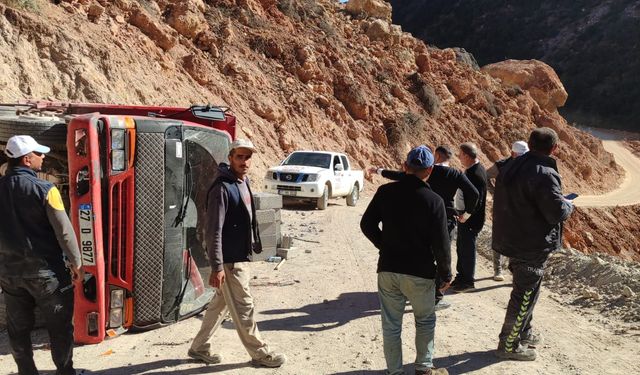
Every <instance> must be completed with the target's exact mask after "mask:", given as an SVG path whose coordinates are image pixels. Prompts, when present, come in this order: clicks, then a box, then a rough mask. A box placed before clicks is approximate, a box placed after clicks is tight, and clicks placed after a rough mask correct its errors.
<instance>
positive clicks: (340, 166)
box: [333, 164, 344, 172]
mask: <svg viewBox="0 0 640 375" xmlns="http://www.w3.org/2000/svg"><path fill="white" fill-rule="evenodd" d="M333 170H334V171H336V172H342V171H344V166H343V165H342V164H336V165H335V166H334V167H333Z"/></svg>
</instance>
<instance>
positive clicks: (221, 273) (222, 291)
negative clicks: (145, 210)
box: [188, 139, 286, 367]
mask: <svg viewBox="0 0 640 375" xmlns="http://www.w3.org/2000/svg"><path fill="white" fill-rule="evenodd" d="M254 151H255V148H254V147H253V144H252V143H251V142H250V141H247V140H244V139H238V140H236V141H234V142H233V143H232V144H231V151H230V152H229V165H227V164H224V163H223V164H220V167H219V168H218V175H217V177H216V180H215V181H214V183H213V185H212V187H211V189H210V190H209V193H208V196H207V205H206V209H207V212H206V215H207V225H206V235H205V241H206V244H207V252H208V254H209V262H210V263H211V269H212V272H211V276H210V277H209V285H211V286H212V287H214V288H216V295H215V296H214V297H213V299H212V300H211V302H210V303H209V307H208V308H207V311H206V313H205V315H204V319H203V320H202V327H200V331H199V332H198V334H197V335H196V337H195V339H194V340H193V343H192V344H191V348H190V349H189V352H188V354H189V356H190V357H192V358H195V359H198V360H201V361H203V362H206V363H219V362H220V361H221V360H222V358H221V356H220V355H219V354H214V353H211V351H210V348H211V345H210V344H209V342H208V341H209V339H210V338H211V337H212V336H213V334H214V333H215V332H216V331H217V330H218V328H220V325H221V324H222V321H223V320H224V317H225V315H226V314H227V312H229V313H230V314H231V318H232V319H233V323H234V325H235V327H236V330H237V331H238V336H240V341H242V344H243V345H244V347H245V349H247V352H248V353H249V355H250V356H251V359H252V361H251V363H252V364H253V365H256V366H266V367H280V366H282V365H283V364H284V363H285V361H286V357H285V356H284V355H283V354H277V353H275V352H273V351H271V350H270V349H269V346H268V345H267V344H266V343H265V342H264V341H263V340H262V338H261V337H260V332H259V331H258V326H257V325H256V321H255V319H254V306H253V297H252V296H251V292H250V291H249V280H250V275H249V272H248V265H249V263H248V262H249V255H250V254H251V252H252V251H254V252H257V253H259V252H261V251H262V248H261V244H260V237H259V235H258V227H257V222H256V212H255V205H254V203H253V197H252V195H251V190H250V188H249V181H248V179H247V177H246V176H247V172H248V171H249V166H250V165H251V156H252V155H253V152H254Z"/></svg>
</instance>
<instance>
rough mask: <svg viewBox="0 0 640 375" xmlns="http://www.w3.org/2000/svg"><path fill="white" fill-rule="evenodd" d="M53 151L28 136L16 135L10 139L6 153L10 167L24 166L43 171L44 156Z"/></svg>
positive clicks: (5, 149)
mask: <svg viewBox="0 0 640 375" xmlns="http://www.w3.org/2000/svg"><path fill="white" fill-rule="evenodd" d="M49 151H51V149H50V148H49V147H47V146H43V145H41V144H39V143H38V142H36V140H35V139H33V137H30V136H28V135H14V136H13V137H11V138H9V140H8V141H7V145H6V146H5V148H4V153H5V155H7V156H8V157H9V165H10V166H12V167H13V166H23V167H27V168H31V169H33V170H34V171H40V170H41V169H42V162H43V160H44V154H46V153H48V152H49Z"/></svg>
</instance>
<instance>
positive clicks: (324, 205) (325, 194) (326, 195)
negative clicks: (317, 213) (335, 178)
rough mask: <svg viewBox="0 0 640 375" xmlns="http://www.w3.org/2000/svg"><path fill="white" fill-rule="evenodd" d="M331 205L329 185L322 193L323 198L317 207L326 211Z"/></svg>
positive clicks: (319, 199) (325, 186)
mask: <svg viewBox="0 0 640 375" xmlns="http://www.w3.org/2000/svg"><path fill="white" fill-rule="evenodd" d="M328 205H329V185H324V191H323V192H322V196H321V197H320V198H318V201H317V202H316V207H318V209H319V210H326V209H327V206H328Z"/></svg>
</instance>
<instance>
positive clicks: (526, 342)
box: [520, 332, 542, 347]
mask: <svg viewBox="0 0 640 375" xmlns="http://www.w3.org/2000/svg"><path fill="white" fill-rule="evenodd" d="M540 344H542V334H541V333H534V332H530V333H529V334H528V335H526V336H524V335H523V336H522V337H521V338H520V345H522V346H524V347H527V346H534V347H535V346H536V345H540Z"/></svg>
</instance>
